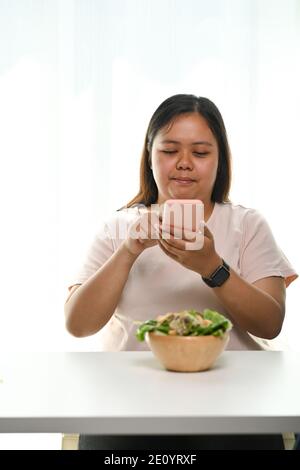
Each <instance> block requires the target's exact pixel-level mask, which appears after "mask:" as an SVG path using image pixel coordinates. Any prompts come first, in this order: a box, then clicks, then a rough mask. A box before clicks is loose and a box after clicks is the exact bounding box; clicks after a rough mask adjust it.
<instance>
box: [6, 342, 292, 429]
mask: <svg viewBox="0 0 300 470" xmlns="http://www.w3.org/2000/svg"><path fill="white" fill-rule="evenodd" d="M0 432H29V433H30V432H31V433H38V432H48V433H50V432H53V433H57V432H63V433H86V434H93V433H95V434H112V435H113V434H185V433H188V434H194V433H195V434H201V433H205V434H210V433H218V434H226V433H252V432H255V433H282V432H300V355H299V354H297V353H286V352H284V353H283V352H266V351H228V352H227V351H226V352H225V353H223V355H222V356H221V357H220V358H219V359H218V361H217V362H216V365H215V367H214V369H212V370H210V371H207V372H200V373H199V372H198V373H178V372H177V373H176V372H168V371H166V370H164V369H163V368H162V367H161V365H160V364H159V363H158V362H157V360H156V359H155V358H154V357H153V355H152V353H151V352H120V353H103V352H102V353H101V352H99V353H14V354H12V353H10V354H8V355H7V357H6V358H5V357H4V355H3V353H2V354H1V355H0Z"/></svg>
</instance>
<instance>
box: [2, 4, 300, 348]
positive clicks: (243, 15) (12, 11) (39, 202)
mask: <svg viewBox="0 0 300 470" xmlns="http://www.w3.org/2000/svg"><path fill="white" fill-rule="evenodd" d="M299 12H300V9H299V2H297V0H286V1H285V2H282V1H281V0H256V1H255V0H231V1H228V0H218V1H217V0H214V1H210V2H206V1H200V0H185V1H182V0H164V1H160V0H151V1H150V0H119V1H117V0H106V1H104V0H103V1H101V0H99V1H96V0H94V1H92V0H88V1H86V0H84V1H83V0H77V1H75V0H74V1H73V0H64V1H58V0H7V1H6V0H0V158H1V172H0V201H1V216H2V221H1V222H2V223H1V232H0V233H1V235H0V236H1V245H0V259H1V268H2V269H1V274H0V276H1V279H0V282H1V286H2V289H1V308H0V349H1V350H2V351H7V350H10V349H11V350H14V349H22V350H53V351H56V350H66V349H67V350H81V349H82V350H85V349H97V335H96V336H94V337H92V338H88V339H83V340H78V339H74V338H72V337H71V336H70V335H68V334H67V333H66V332H65V329H64V317H63V303H64V300H65V297H66V295H67V291H66V287H67V285H68V282H69V280H70V279H72V277H73V276H74V275H75V271H76V269H77V268H78V267H79V266H80V264H81V261H82V258H83V256H84V253H85V250H86V248H87V247H88V244H89V242H90V241H91V239H92V238H93V236H94V232H95V230H96V229H97V228H98V227H99V225H100V224H101V221H102V220H103V219H104V218H105V217H106V215H107V214H109V213H110V212H111V211H112V210H115V209H117V208H119V207H120V206H121V205H123V204H124V203H125V202H127V201H128V200H129V199H130V198H131V197H132V196H133V195H135V193H136V192H137V189H138V172H139V159H140V152H141V146H142V141H143V138H144V134H145V130H146V126H147V123H148V120H149V118H150V116H151V114H152V113H153V111H154V110H155V108H156V107H157V106H158V104H159V103H160V102H161V101H162V100H163V99H165V98H166V97H168V96H171V95H172V94H174V93H181V92H183V93H195V94H197V95H202V96H207V97H209V98H210V99H212V100H213V101H214V102H215V103H216V104H217V105H218V107H219V108H220V110H221V112H222V114H223V117H224V120H225V123H226V125H227V129H228V134H229V140H230V143H231V147H232V152H233V165H234V179H233V188H232V200H233V202H235V203H240V204H243V205H245V206H249V207H255V208H257V209H258V210H260V211H261V212H262V213H263V214H264V215H265V217H266V218H267V220H268V221H269V223H270V225H271V227H272V229H273V232H274V234H275V237H276V239H277V240H278V243H279V245H280V246H281V248H282V249H283V251H284V252H285V254H286V255H287V256H288V258H289V259H290V261H291V262H292V263H293V265H294V266H295V268H296V269H297V270H298V272H299V270H300V251H299V249H298V243H297V242H298V236H297V235H298V234H297V230H298V225H299V224H298V221H297V213H298V208H297V205H298V194H297V191H298V186H299V183H298V170H299V163H298V162H299V145H298V137H297V135H298V132H299V124H300V122H299V109H300V93H299V86H298V84H299V82H300V70H299V60H298V52H299V36H300V33H299V31H300V28H299V23H300V13H299ZM298 293H299V282H298V281H296V282H295V283H294V284H293V285H292V286H291V287H289V289H288V297H287V306H288V308H287V312H288V313H287V320H286V325H285V329H284V335H283V336H284V337H283V339H284V340H285V341H286V340H287V341H288V342H289V344H290V345H291V346H292V347H294V348H298V349H299V345H298V338H297V335H298V334H297V331H298V328H299V316H298V302H297V300H298Z"/></svg>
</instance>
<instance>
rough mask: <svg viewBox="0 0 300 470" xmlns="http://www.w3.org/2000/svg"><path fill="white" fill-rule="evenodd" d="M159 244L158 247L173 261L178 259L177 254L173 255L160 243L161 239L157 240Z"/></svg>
mask: <svg viewBox="0 0 300 470" xmlns="http://www.w3.org/2000/svg"><path fill="white" fill-rule="evenodd" d="M158 244H159V247H160V249H161V250H162V251H163V252H164V253H165V254H166V255H167V256H168V257H169V258H171V259H173V260H174V261H178V258H177V256H175V255H173V254H172V253H170V252H169V251H168V250H167V249H166V248H165V247H164V246H163V244H162V243H161V241H159V242H158Z"/></svg>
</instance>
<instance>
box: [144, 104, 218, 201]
mask: <svg viewBox="0 0 300 470" xmlns="http://www.w3.org/2000/svg"><path fill="white" fill-rule="evenodd" d="M217 169H218V145H217V141H216V139H215V137H214V135H213V133H212V131H211V130H210V128H209V127H208V125H207V123H206V120H205V119H204V118H203V117H202V116H200V115H199V114H198V113H189V114H181V115H179V116H177V117H176V118H175V121H174V122H173V124H172V125H171V126H169V125H168V126H166V127H165V128H163V129H161V130H160V131H159V132H158V133H157V134H156V136H155V138H154V141H153V146H152V170H153V176H154V179H155V181H156V184H157V188H158V201H157V203H158V204H162V203H163V202H164V201H166V200H167V199H200V200H201V201H203V203H204V204H209V203H210V200H211V193H212V190H213V186H214V183H215V179H216V175H217Z"/></svg>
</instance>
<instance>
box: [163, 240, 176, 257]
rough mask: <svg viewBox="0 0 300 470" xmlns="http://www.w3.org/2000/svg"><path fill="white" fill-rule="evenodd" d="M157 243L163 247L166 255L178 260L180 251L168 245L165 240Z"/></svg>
mask: <svg viewBox="0 0 300 470" xmlns="http://www.w3.org/2000/svg"><path fill="white" fill-rule="evenodd" d="M159 243H160V244H161V245H162V246H163V248H164V249H165V250H167V252H168V253H170V254H171V255H173V256H175V257H176V258H178V257H179V256H180V251H179V250H178V249H177V248H175V247H174V246H172V245H170V244H169V243H168V242H167V241H166V240H159Z"/></svg>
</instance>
